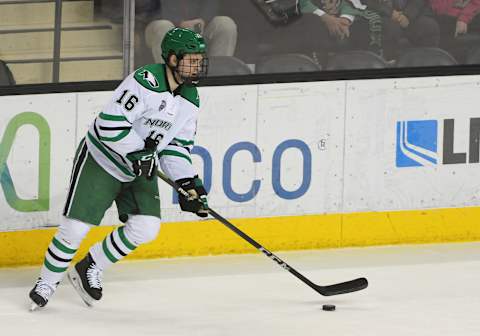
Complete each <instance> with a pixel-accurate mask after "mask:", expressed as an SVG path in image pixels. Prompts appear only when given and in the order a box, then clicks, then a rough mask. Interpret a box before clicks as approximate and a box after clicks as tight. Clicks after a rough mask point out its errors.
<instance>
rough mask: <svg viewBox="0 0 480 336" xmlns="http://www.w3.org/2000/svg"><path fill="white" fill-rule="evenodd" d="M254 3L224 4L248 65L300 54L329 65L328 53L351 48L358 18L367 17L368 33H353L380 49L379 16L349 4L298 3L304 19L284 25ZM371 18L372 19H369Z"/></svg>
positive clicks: (301, 0) (239, 53)
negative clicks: (353, 28)
mask: <svg viewBox="0 0 480 336" xmlns="http://www.w3.org/2000/svg"><path fill="white" fill-rule="evenodd" d="M255 2H256V0H253V1H252V0H249V1H242V2H240V3H239V2H238V0H223V1H222V5H223V6H224V10H225V11H227V13H228V15H229V16H231V17H232V18H233V19H234V20H235V22H237V24H238V28H239V41H238V42H239V44H238V48H237V53H236V56H237V57H239V58H240V59H242V60H244V61H245V62H247V63H258V62H259V61H260V60H261V59H262V58H263V57H265V56H271V55H279V54H289V53H300V54H304V55H307V56H309V57H311V58H313V59H314V60H316V61H317V62H318V63H319V64H321V65H326V63H327V59H328V54H329V53H332V52H336V51H341V50H344V49H345V48H347V47H348V45H349V43H348V41H349V40H350V39H351V36H350V35H351V34H352V33H353V32H352V30H351V28H350V26H351V24H352V21H354V20H353V17H354V16H355V15H357V14H359V15H361V16H365V18H362V20H365V22H366V29H365V30H363V31H362V32H355V33H354V34H355V35H362V34H363V35H364V37H365V38H364V39H362V41H366V42H365V44H364V45H363V48H365V49H370V48H369V46H371V49H372V50H379V49H381V45H380V44H381V26H379V23H380V18H379V16H378V14H376V13H370V12H368V11H367V12H365V11H364V10H361V11H358V13H357V9H356V8H354V7H353V6H352V5H350V4H349V3H348V2H347V1H346V0H344V1H342V2H341V6H340V2H339V1H332V2H329V3H327V2H325V3H321V2H318V5H317V4H315V3H313V2H312V1H310V0H299V7H300V10H301V12H302V15H301V16H299V17H297V18H295V19H292V20H289V21H288V22H285V23H282V24H278V23H272V22H270V21H269V20H268V19H267V18H266V17H265V16H264V15H263V14H262V11H261V10H260V9H259V8H258V6H256V5H255V4H254V3H255ZM327 11H328V13H327ZM369 14H371V15H372V17H368V15H369ZM369 19H370V21H369ZM375 19H376V21H375ZM369 23H370V25H369Z"/></svg>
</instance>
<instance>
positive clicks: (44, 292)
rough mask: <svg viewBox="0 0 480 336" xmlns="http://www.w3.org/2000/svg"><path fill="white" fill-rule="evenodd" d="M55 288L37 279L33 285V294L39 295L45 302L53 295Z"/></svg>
mask: <svg viewBox="0 0 480 336" xmlns="http://www.w3.org/2000/svg"><path fill="white" fill-rule="evenodd" d="M55 289H56V286H52V285H50V284H49V283H47V282H45V281H43V280H42V279H38V280H37V283H36V284H35V293H37V294H38V295H40V296H41V297H42V298H44V299H45V300H48V298H49V297H50V296H51V295H52V294H53V292H54V291H55Z"/></svg>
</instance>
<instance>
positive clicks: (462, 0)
mask: <svg viewBox="0 0 480 336" xmlns="http://www.w3.org/2000/svg"><path fill="white" fill-rule="evenodd" d="M429 3H430V6H431V8H432V10H433V13H434V14H435V18H436V20H437V22H438V23H439V25H440V47H441V48H442V49H445V50H447V51H449V52H450V53H451V54H452V55H453V56H454V57H455V58H456V59H457V61H459V62H460V63H462V62H464V61H465V58H466V54H467V52H468V49H469V48H472V47H475V46H478V44H479V43H480V38H479V34H478V32H479V30H480V29H479V28H480V16H479V15H477V14H478V12H479V11H480V0H429ZM472 33H473V34H472Z"/></svg>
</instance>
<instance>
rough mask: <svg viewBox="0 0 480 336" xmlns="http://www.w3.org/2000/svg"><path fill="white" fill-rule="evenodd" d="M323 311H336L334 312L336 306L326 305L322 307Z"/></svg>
mask: <svg viewBox="0 0 480 336" xmlns="http://www.w3.org/2000/svg"><path fill="white" fill-rule="evenodd" d="M322 309H323V310H326V311H334V310H335V305H330V304H324V305H323V306H322Z"/></svg>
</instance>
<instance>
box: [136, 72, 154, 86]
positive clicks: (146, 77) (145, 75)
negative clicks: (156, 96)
mask: <svg viewBox="0 0 480 336" xmlns="http://www.w3.org/2000/svg"><path fill="white" fill-rule="evenodd" d="M140 74H141V75H143V79H144V80H145V81H146V82H147V83H148V85H150V86H151V87H152V88H157V87H158V82H157V79H156V78H155V76H154V75H153V74H152V73H151V72H150V71H148V70H145V71H143V72H141V73H140Z"/></svg>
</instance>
